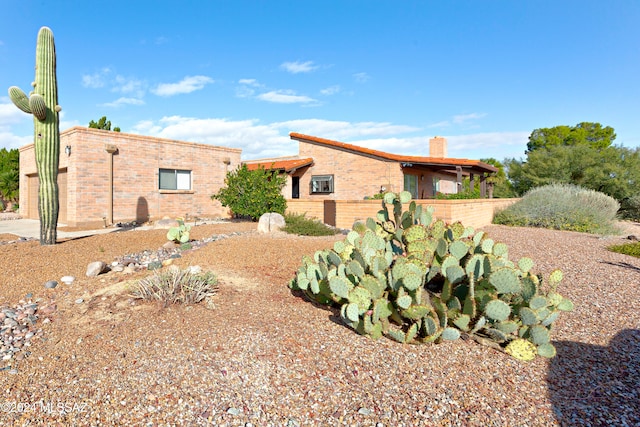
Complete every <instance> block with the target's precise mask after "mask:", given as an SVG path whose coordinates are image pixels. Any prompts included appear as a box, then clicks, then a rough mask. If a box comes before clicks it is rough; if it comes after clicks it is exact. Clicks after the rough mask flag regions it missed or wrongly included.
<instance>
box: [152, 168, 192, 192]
mask: <svg viewBox="0 0 640 427" xmlns="http://www.w3.org/2000/svg"><path fill="white" fill-rule="evenodd" d="M159 176H160V190H191V171H190V170H181V169H160V173H159Z"/></svg>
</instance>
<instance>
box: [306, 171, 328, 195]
mask: <svg viewBox="0 0 640 427" xmlns="http://www.w3.org/2000/svg"><path fill="white" fill-rule="evenodd" d="M316 193H333V175H313V176H312V177H311V194H316Z"/></svg>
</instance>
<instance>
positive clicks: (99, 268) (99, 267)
mask: <svg viewBox="0 0 640 427" xmlns="http://www.w3.org/2000/svg"><path fill="white" fill-rule="evenodd" d="M106 266H107V264H105V263H104V262H102V261H94V262H92V263H91V264H89V265H88V266H87V277H96V276H97V275H98V274H100V273H102V272H103V271H104V269H105V267H106Z"/></svg>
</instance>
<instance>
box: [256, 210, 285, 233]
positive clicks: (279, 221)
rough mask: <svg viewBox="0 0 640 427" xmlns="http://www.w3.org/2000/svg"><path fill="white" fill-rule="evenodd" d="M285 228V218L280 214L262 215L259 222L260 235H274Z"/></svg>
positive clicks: (269, 213)
mask: <svg viewBox="0 0 640 427" xmlns="http://www.w3.org/2000/svg"><path fill="white" fill-rule="evenodd" d="M284 226H285V222H284V217H283V216H282V215H280V214H279V213H275V212H268V213H266V214H262V216H261V217H260V219H259V220H258V232H259V233H273V232H274V231H278V230H280V229H281V228H282V227H284Z"/></svg>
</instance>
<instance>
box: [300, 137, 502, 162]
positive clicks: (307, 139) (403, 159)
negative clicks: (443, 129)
mask: <svg viewBox="0 0 640 427" xmlns="http://www.w3.org/2000/svg"><path fill="white" fill-rule="evenodd" d="M289 136H290V137H291V139H295V140H298V141H301V140H302V141H305V142H311V143H315V144H319V145H325V146H329V147H334V148H339V149H342V150H347V151H351V152H353V153H357V154H364V155H368V156H373V157H378V158H380V159H385V160H392V161H396V162H401V163H411V164H422V165H430V166H431V165H440V166H445V167H446V166H462V167H467V168H473V169H476V170H478V169H479V170H482V171H484V172H497V171H498V169H497V168H495V167H494V166H492V165H489V164H487V163H484V162H481V161H479V160H469V159H453V158H440V157H422V156H404V155H400V154H392V153H387V152H384V151H378V150H371V149H369V148H364V147H359V146H357V145H352V144H347V143H344V142H339V141H332V140H330V139H325V138H318V137H317V136H310V135H304V134H301V133H296V132H291V133H290V134H289Z"/></svg>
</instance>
